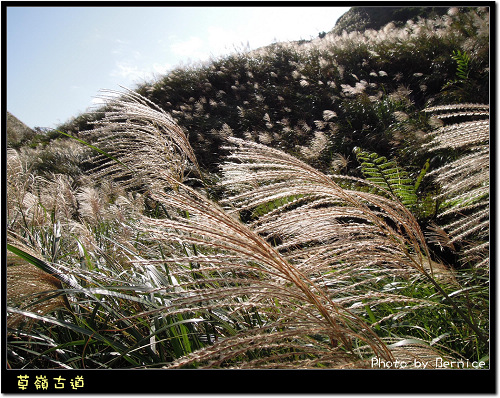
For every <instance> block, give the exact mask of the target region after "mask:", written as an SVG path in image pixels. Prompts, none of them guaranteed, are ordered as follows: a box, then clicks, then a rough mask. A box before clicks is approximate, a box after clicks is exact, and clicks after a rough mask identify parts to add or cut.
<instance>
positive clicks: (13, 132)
mask: <svg viewBox="0 0 500 398" xmlns="http://www.w3.org/2000/svg"><path fill="white" fill-rule="evenodd" d="M34 135H35V132H34V131H33V130H32V129H31V128H29V127H28V126H26V125H25V124H24V123H23V122H21V121H20V120H19V119H18V118H16V117H15V116H14V115H12V114H11V113H10V112H7V145H11V146H19V145H21V144H22V143H23V142H25V141H29V140H30V139H32V138H33V136H34Z"/></svg>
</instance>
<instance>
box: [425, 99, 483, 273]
mask: <svg viewBox="0 0 500 398" xmlns="http://www.w3.org/2000/svg"><path fill="white" fill-rule="evenodd" d="M427 112H429V113H431V114H433V115H434V114H437V115H436V116H437V117H439V118H441V119H442V120H451V121H452V122H453V120H456V119H455V118H457V117H461V118H464V117H465V118H466V119H465V121H463V119H461V120H462V121H460V122H456V123H452V124H445V125H444V126H442V127H440V128H438V129H436V130H435V131H434V132H433V133H432V140H431V141H430V142H429V143H428V144H426V145H425V147H426V148H427V149H428V150H430V151H438V150H440V149H449V148H451V149H455V150H457V151H460V155H459V157H458V159H456V160H454V161H451V162H449V163H447V164H445V165H444V166H442V167H440V168H438V169H436V170H433V171H432V172H431V173H429V174H428V176H429V177H434V178H435V181H436V182H437V183H438V184H439V185H440V186H441V194H440V195H439V196H438V199H440V200H442V201H444V204H445V206H444V208H443V210H442V211H441V212H440V214H439V218H440V219H442V220H447V221H446V224H445V225H441V226H442V228H443V230H444V231H446V232H447V233H448V234H449V236H450V239H449V244H450V245H453V244H457V243H461V244H462V245H464V246H465V249H464V250H463V252H462V254H464V260H465V261H471V262H472V263H474V264H475V266H476V267H480V268H482V269H484V270H486V271H488V268H489V218H490V211H489V209H490V200H489V189H490V184H489V182H490V167H489V164H490V160H489V156H490V148H489V136H490V124H489V119H488V117H489V106H488V105H483V104H457V105H446V106H440V107H432V108H429V109H427ZM485 117H486V119H485ZM470 119H472V120H470ZM442 207H443V206H442Z"/></svg>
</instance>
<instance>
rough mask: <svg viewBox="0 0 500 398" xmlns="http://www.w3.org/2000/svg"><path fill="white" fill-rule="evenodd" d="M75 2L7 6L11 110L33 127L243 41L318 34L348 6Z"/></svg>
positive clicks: (49, 124)
mask: <svg viewBox="0 0 500 398" xmlns="http://www.w3.org/2000/svg"><path fill="white" fill-rule="evenodd" d="M30 4H31V5H33V4H34V3H30ZM68 4H69V3H65V6H63V7H34V6H31V7H7V40H6V42H7V110H8V111H9V112H11V113H12V114H13V115H14V116H16V117H17V118H19V119H20V120H21V121H23V122H24V123H26V124H27V125H28V126H30V127H35V126H39V127H56V126H57V125H58V124H60V123H63V122H65V121H67V120H69V119H70V118H71V117H74V116H77V115H79V114H80V113H82V112H84V111H86V110H87V109H88V108H89V107H90V106H92V105H93V104H94V103H96V102H97V101H98V100H97V99H96V97H97V96H98V95H99V90H100V89H112V90H118V89H120V87H119V86H120V85H121V86H125V87H129V88H134V87H135V85H136V84H138V83H141V82H150V81H152V80H153V79H154V78H155V77H158V76H161V75H162V74H165V73H167V72H168V70H171V69H172V68H174V67H177V66H181V65H190V64H193V63H196V62H203V61H207V60H209V59H210V58H211V57H219V56H222V55H224V54H227V53H229V52H232V51H234V49H235V48H236V49H239V50H241V49H243V48H245V46H249V48H250V49H254V48H258V47H261V46H264V45H267V44H270V43H272V42H274V41H287V40H299V39H310V38H315V37H317V36H318V33H319V32H322V31H329V30H331V29H332V28H333V27H334V25H335V22H336V21H337V19H338V18H339V17H340V16H341V15H342V14H343V13H345V12H346V11H347V10H348V9H349V7H337V6H328V7H318V6H315V7H305V6H301V7H299V6H294V7H290V6H280V7H255V6H254V7H241V6H240V7H238V6H234V4H235V3H232V4H233V5H232V6H228V7H222V6H218V7H214V6H212V7H200V6H191V7H189V6H183V7H81V6H80V7H69V6H68ZM108 4H109V3H108ZM122 4H123V3H122ZM197 4H200V3H197ZM217 4H218V5H220V4H221V3H217ZM274 4H276V3H274ZM288 4H290V3H288ZM301 4H302V5H304V4H307V3H301ZM316 4H317V3H316ZM330 4H331V3H330ZM326 5H328V3H326Z"/></svg>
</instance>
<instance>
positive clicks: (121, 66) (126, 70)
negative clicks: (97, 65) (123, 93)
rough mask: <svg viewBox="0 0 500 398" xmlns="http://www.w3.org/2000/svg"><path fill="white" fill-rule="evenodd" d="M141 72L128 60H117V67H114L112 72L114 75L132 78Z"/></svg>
mask: <svg viewBox="0 0 500 398" xmlns="http://www.w3.org/2000/svg"><path fill="white" fill-rule="evenodd" d="M139 73H140V70H139V68H138V67H137V66H132V65H130V64H128V63H126V62H123V63H121V62H117V63H116V68H115V69H113V70H112V71H111V73H110V75H111V76H112V77H121V78H124V79H130V78H133V77H137V75H138V74H139Z"/></svg>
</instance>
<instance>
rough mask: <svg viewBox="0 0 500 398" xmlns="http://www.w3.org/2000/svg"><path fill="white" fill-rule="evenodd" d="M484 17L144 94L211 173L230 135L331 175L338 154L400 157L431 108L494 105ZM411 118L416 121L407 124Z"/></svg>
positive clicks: (209, 74)
mask: <svg viewBox="0 0 500 398" xmlns="http://www.w3.org/2000/svg"><path fill="white" fill-rule="evenodd" d="M481 15H485V14H481V13H479V14H477V13H475V12H474V13H472V14H468V13H460V12H459V13H458V14H457V15H455V16H449V15H445V16H443V17H442V18H438V19H433V20H421V21H420V22H415V21H409V22H408V23H407V24H406V25H405V26H403V27H400V28H397V27H395V26H393V25H387V26H386V27H385V28H384V29H382V30H381V31H378V32H377V31H374V30H366V31H364V32H361V33H360V32H351V33H348V34H347V33H344V34H343V35H340V36H337V35H334V34H333V33H329V34H327V35H326V36H325V37H324V38H322V39H319V38H318V39H315V40H313V41H311V42H305V43H278V44H274V45H271V46H268V47H265V48H262V49H260V50H258V51H254V52H252V53H250V54H246V53H241V54H234V55H231V56H227V57H224V58H221V59H216V60H213V61H212V62H209V63H207V64H204V65H193V66H191V67H186V68H178V69H175V70H173V71H172V72H171V73H169V74H167V75H166V76H164V77H162V78H160V79H159V80H158V81H156V82H151V83H148V84H145V85H143V86H141V87H138V88H137V92H139V93H140V94H142V95H144V96H146V97H147V98H148V99H150V100H151V101H153V102H154V103H156V104H158V105H159V106H161V107H162V109H164V110H165V111H166V112H168V113H170V114H171V115H172V116H173V117H174V119H175V120H176V121H177V122H178V123H179V124H180V126H182V127H183V129H184V130H185V131H186V132H187V133H188V135H189V139H190V142H191V144H192V145H193V147H194V149H195V152H196V154H197V156H198V158H199V161H200V164H201V165H202V166H203V167H204V168H206V169H207V170H209V171H212V172H213V171H216V170H217V167H218V166H217V165H218V164H219V163H220V154H221V151H220V146H221V143H222V142H223V139H224V137H225V136H228V135H234V136H236V137H245V138H247V139H252V140H256V141H258V142H264V143H266V144H268V145H271V146H279V147H280V148H283V149H285V150H287V151H291V153H294V154H297V155H298V156H304V155H305V156H306V157H307V156H309V157H310V160H311V161H313V162H315V165H317V166H320V167H322V168H323V169H325V167H328V166H327V165H328V164H329V163H330V162H331V160H332V156H333V154H334V153H340V154H341V155H342V156H344V157H349V156H351V154H352V149H353V148H354V147H355V146H361V147H363V148H365V149H367V150H373V151H377V152H380V153H383V154H385V155H391V156H394V155H398V149H402V148H405V147H408V145H410V144H411V143H412V142H414V141H415V139H416V136H418V135H419V134H421V132H425V131H426V130H428V129H429V127H428V126H426V125H425V123H424V120H423V119H422V118H421V117H418V118H413V117H411V116H412V115H413V114H415V112H419V111H420V110H422V109H423V108H424V107H425V106H429V105H437V104H441V103H450V102H456V101H458V102H480V103H487V101H488V72H487V70H488V69H487V68H488V65H489V61H488V54H489V47H488V46H489V31H488V24H487V21H485V20H483V17H481ZM468 29H472V30H473V31H474V32H475V36H474V41H471V39H470V38H469V32H468ZM457 50H461V51H464V52H466V53H467V54H469V55H470V56H471V57H472V61H471V62H470V65H469V66H468V67H469V69H470V70H469V71H468V79H467V82H463V83H460V82H458V80H457V81H456V83H454V84H449V86H448V89H447V90H443V87H445V85H446V84H447V83H451V82H454V81H455V80H456V78H457V75H456V74H457V63H456V61H455V59H454V58H453V52H454V51H457ZM464 85H468V86H470V87H469V88H468V89H467V90H462V88H463V86H464ZM398 112H399V113H398ZM402 114H406V115H409V116H410V117H409V118H407V120H406V121H401V120H398V117H399V118H401V117H402V116H401V115H402ZM398 115H400V116H398ZM94 117H95V116H94V115H91V114H84V115H81V116H79V117H77V118H76V119H75V120H74V122H72V123H69V124H65V125H63V126H60V129H62V130H63V131H67V132H69V133H73V134H76V133H77V132H78V131H82V130H86V129H88V125H87V121H88V120H89V119H92V118H94ZM393 136H397V137H398V138H397V139H396V140H394V137H393ZM319 142H322V143H323V144H324V145H323V146H322V147H321V148H315V147H314V145H315V143H319ZM389 142H392V143H394V144H395V145H393V144H389ZM319 149H321V150H319ZM311 150H313V151H312V152H311ZM399 154H400V151H399ZM407 160H408V159H405V161H407ZM410 161H411V160H410Z"/></svg>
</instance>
